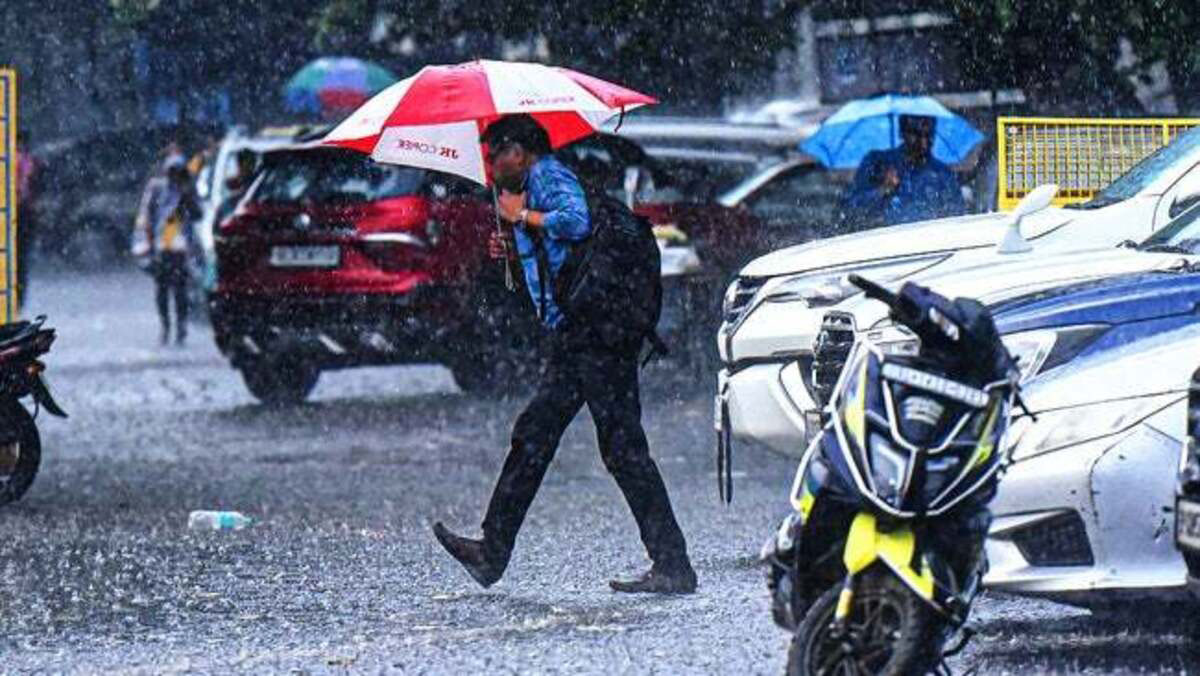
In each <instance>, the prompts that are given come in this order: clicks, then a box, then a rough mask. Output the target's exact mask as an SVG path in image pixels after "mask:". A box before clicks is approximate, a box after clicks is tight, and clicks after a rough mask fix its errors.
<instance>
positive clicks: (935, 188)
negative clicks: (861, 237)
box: [842, 115, 966, 227]
mask: <svg viewBox="0 0 1200 676" xmlns="http://www.w3.org/2000/svg"><path fill="white" fill-rule="evenodd" d="M899 124H900V139H901V141H902V143H901V145H900V147H899V148H892V149H891V150H873V151H871V152H869V153H867V156H866V157H864V158H863V161H862V163H861V164H859V165H858V170H857V171H856V172H855V173H854V180H853V181H852V182H851V183H850V185H849V186H848V187H847V188H846V193H845V195H844V196H843V198H842V212H843V217H844V218H846V219H847V220H848V221H850V224H851V225H856V226H859V227H862V226H864V225H866V226H873V225H880V224H882V225H898V224H900V223H910V222H912V221H923V220H927V219H931V218H945V217H947V216H959V215H962V214H963V213H964V212H965V211H966V206H965V205H964V203H963V197H962V189H961V188H960V187H959V184H958V180H957V179H956V178H955V177H954V172H953V171H951V170H950V168H949V167H947V166H946V165H945V164H943V163H941V162H939V161H938V160H937V159H936V158H934V157H933V142H934V131H935V130H936V128H937V120H936V119H935V118H932V117H925V116H920V115H901V116H900V120H899Z"/></svg>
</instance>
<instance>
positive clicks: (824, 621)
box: [787, 566, 943, 676]
mask: <svg viewBox="0 0 1200 676" xmlns="http://www.w3.org/2000/svg"><path fill="white" fill-rule="evenodd" d="M841 590H842V587H841V585H840V584H838V585H835V586H833V587H831V588H830V589H828V590H826V591H825V593H823V594H822V595H821V597H820V598H818V599H817V601H816V602H815V603H814V604H813V605H812V606H810V607H809V609H808V613H806V614H805V616H804V619H803V621H802V622H801V623H800V626H799V628H797V629H796V633H795V635H794V636H793V637H792V644H791V647H790V648H789V649H788V664H787V674H788V676H828V675H832V674H880V675H886V676H905V675H907V674H925V673H928V672H929V671H931V670H932V669H933V667H934V666H935V665H936V663H937V659H938V657H939V655H940V654H941V641H940V638H941V631H940V629H941V627H942V624H943V623H942V621H941V620H940V619H939V618H938V617H937V615H936V614H935V613H934V612H933V610H931V609H930V608H929V607H928V606H927V605H925V602H924V601H922V600H921V599H919V598H917V597H916V595H914V594H913V593H912V592H911V591H910V590H909V589H908V588H907V587H905V586H904V584H903V583H902V582H900V580H898V579H897V578H896V577H895V576H894V575H892V574H891V572H890V571H888V570H887V569H885V568H883V567H882V566H876V567H874V568H871V569H870V570H868V571H866V572H865V573H864V574H862V575H860V576H859V577H858V580H857V583H856V584H855V593H854V602H853V605H852V606H851V610H850V618H849V620H848V621H847V622H846V625H845V626H844V627H834V625H833V613H834V609H835V607H836V606H837V600H838V595H839V594H840V593H841Z"/></svg>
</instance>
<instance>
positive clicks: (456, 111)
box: [323, 60, 657, 185]
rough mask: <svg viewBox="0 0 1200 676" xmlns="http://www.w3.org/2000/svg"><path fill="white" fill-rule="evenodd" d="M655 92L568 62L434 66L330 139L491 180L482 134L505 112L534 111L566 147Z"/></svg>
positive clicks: (395, 159) (379, 155)
mask: <svg viewBox="0 0 1200 676" xmlns="http://www.w3.org/2000/svg"><path fill="white" fill-rule="evenodd" d="M652 103H657V100H655V99H654V98H653V97H650V96H647V95H645V94H641V93H638V92H635V91H633V90H631V89H626V88H624V87H621V86H618V85H615V84H612V83H610V82H605V81H604V80H600V79H597V78H594V77H591V76H589V75H584V74H582V73H577V72H575V71H572V70H568V69H566V68H555V67H552V66H545V65H542V64H538V63H519V62H509V61H484V60H480V61H469V62H467V63H462V64H458V65H453V66H426V67H425V68H422V69H421V71H420V72H418V73H417V74H416V75H414V76H412V77H410V78H408V79H406V80H402V81H400V82H397V83H396V84H394V85H392V86H391V87H388V88H387V89H385V90H384V91H382V92H380V93H379V94H377V95H376V96H375V97H373V98H372V99H371V100H370V101H367V103H366V104H364V105H363V106H362V107H361V108H359V109H358V110H356V111H354V113H352V114H351V115H350V116H349V117H348V118H346V120H345V121H344V122H342V123H341V124H339V125H338V126H337V127H335V128H334V129H333V130H332V131H330V132H329V134H328V135H326V137H325V139H324V141H323V142H324V143H326V144H329V145H337V146H342V147H346V148H353V149H355V150H358V151H360V152H364V153H368V154H370V155H371V157H372V158H373V159H375V160H376V161H378V162H388V163H392V164H404V165H408V166H414V167H422V168H425V169H433V170H435V171H444V172H448V173H452V174H457V175H459V176H464V177H466V178H469V179H471V180H473V181H476V182H478V183H481V184H484V185H486V184H487V170H486V167H485V166H484V155H483V148H482V147H481V146H480V143H479V135H480V133H481V132H482V131H483V130H484V129H485V128H486V127H487V125H489V124H491V123H492V122H494V121H496V120H497V119H499V118H500V117H501V116H503V115H508V114H515V113H528V114H530V115H532V116H533V117H534V119H536V120H537V121H538V122H539V123H540V124H541V125H542V126H543V127H544V128H545V129H546V131H547V132H548V133H549V135H550V145H551V146H553V147H554V148H559V147H561V146H563V145H566V144H567V143H570V142H571V141H576V140H578V139H581V138H583V137H585V136H587V135H589V134H591V133H593V132H595V131H596V129H597V128H598V127H600V126H601V125H602V124H603V123H604V122H605V121H606V120H608V119H610V118H612V117H613V116H615V115H617V114H620V113H623V112H624V111H626V110H630V109H633V108H636V107H638V106H642V105H646V104H652Z"/></svg>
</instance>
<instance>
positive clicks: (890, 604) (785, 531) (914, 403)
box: [763, 275, 1019, 676]
mask: <svg viewBox="0 0 1200 676" xmlns="http://www.w3.org/2000/svg"><path fill="white" fill-rule="evenodd" d="M850 281H851V282H852V283H853V284H855V285H856V286H858V287H859V288H861V289H862V290H863V291H864V292H865V293H866V295H867V297H869V298H874V299H877V300H880V301H882V302H884V303H886V304H887V305H888V306H889V308H890V314H891V317H892V318H893V319H894V320H896V321H897V322H898V323H900V324H902V325H903V326H905V327H907V328H908V329H909V330H910V331H911V332H912V333H913V334H914V335H915V336H916V338H917V339H918V340H919V348H918V349H917V350H916V351H915V354H913V353H912V352H913V351H912V350H908V351H905V353H904V354H889V353H885V352H884V351H883V349H882V348H880V347H879V346H877V345H874V344H872V343H871V342H869V341H859V342H858V343H857V344H856V345H855V346H854V347H853V348H852V351H851V354H850V357H849V359H848V360H847V361H846V367H845V369H844V370H843V371H842V373H841V375H840V378H839V380H838V383H837V385H836V387H835V389H834V392H833V395H832V397H831V399H830V404H829V408H828V413H829V420H828V421H827V422H826V424H825V426H824V428H823V429H822V432H821V434H820V435H819V436H818V437H817V438H816V439H815V440H814V441H813V442H812V444H811V445H810V446H809V447H808V449H807V450H806V452H805V454H804V457H803V458H802V459H801V461H800V466H799V468H798V469H797V472H796V479H795V482H794V484H793V487H792V494H791V502H792V506H793V508H794V510H795V511H794V512H793V513H792V514H790V515H789V516H788V517H787V518H786V519H785V520H784V522H783V524H782V525H781V526H780V527H779V529H778V532H777V533H776V534H775V535H774V536H773V537H772V538H771V539H770V540H769V541H768V542H767V543H766V545H765V546H764V547H763V558H764V559H765V560H766V561H767V562H768V563H769V572H768V587H769V589H770V592H771V605H772V614H773V616H774V619H775V622H776V623H777V624H779V625H780V626H781V627H783V628H785V629H787V630H789V631H791V632H793V638H792V642H791V647H790V649H789V651H788V666H787V673H788V674H789V675H793V674H794V675H802V674H803V675H810V674H811V675H814V676H816V675H825V674H894V675H900V674H924V673H928V672H930V671H934V670H936V669H939V668H941V667H942V666H943V665H944V663H943V658H944V657H945V656H948V655H950V654H953V652H956V651H957V649H961V645H960V647H959V648H957V649H953V650H949V651H947V650H945V645H946V643H947V642H948V641H949V639H950V638H951V636H952V635H953V634H954V632H955V631H956V630H962V634H963V643H965V640H966V638H968V637H969V630H967V629H966V628H965V627H964V623H965V622H966V619H967V614H968V612H969V610H970V605H971V602H972V600H973V599H974V597H975V595H976V593H977V592H978V590H979V586H980V581H981V579H982V577H983V573H984V569H985V567H986V562H985V559H984V555H983V543H984V538H985V537H986V535H987V530H988V525H989V522H990V519H991V516H990V513H989V512H988V510H987V504H988V502H989V501H990V500H991V499H992V497H993V496H994V495H995V492H996V485H997V483H998V481H999V473H1000V470H1001V467H1002V466H1003V464H1004V457H1003V456H1004V451H1003V448H1004V447H1003V445H1002V440H1003V437H1004V433H1005V430H1006V429H1007V426H1008V422H1009V414H1010V411H1011V408H1012V405H1013V402H1014V401H1017V400H1018V396H1019V395H1018V390H1017V375H1018V372H1017V369H1016V367H1015V364H1014V362H1013V359H1012V357H1011V356H1010V355H1009V354H1008V351H1007V350H1006V349H1005V347H1004V345H1003V344H1002V343H1001V342H1000V336H999V334H998V333H997V331H996V328H995V325H994V324H993V323H992V319H991V316H990V315H989V314H988V312H987V310H986V309H985V308H984V307H983V306H982V305H981V304H979V303H978V302H976V301H974V300H969V299H961V298H960V299H956V300H953V301H951V300H948V299H946V298H944V297H942V296H940V295H938V294H936V293H933V292H931V291H929V290H928V289H925V288H924V287H920V286H917V285H915V284H912V283H906V284H905V285H904V287H903V288H902V289H901V290H900V293H899V294H895V293H892V292H890V291H888V290H887V289H885V288H883V287H881V286H879V285H876V284H874V283H872V282H870V281H868V280H865V279H863V278H861V277H858V276H856V275H851V276H850Z"/></svg>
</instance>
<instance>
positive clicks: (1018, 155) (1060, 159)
mask: <svg viewBox="0 0 1200 676" xmlns="http://www.w3.org/2000/svg"><path fill="white" fill-rule="evenodd" d="M1197 125H1200V118H1139V119H1113V118H1110V119H1103V118H1066V117H1000V118H997V120H996V143H997V148H996V161H997V163H998V166H999V172H998V176H999V185H998V191H997V195H998V199H997V204H998V207H999V208H1000V210H1001V211H1005V210H1008V209H1012V208H1013V207H1015V206H1016V205H1017V202H1020V201H1021V198H1022V197H1024V196H1025V195H1026V194H1028V193H1029V191H1031V190H1033V189H1034V188H1036V187H1038V186H1039V185H1042V184H1045V183H1057V184H1058V196H1057V197H1055V199H1054V204H1056V205H1059V206H1061V205H1064V204H1072V203H1076V202H1085V201H1087V200H1089V199H1091V198H1092V197H1093V196H1094V195H1095V194H1096V193H1097V192H1099V191H1100V190H1102V189H1103V188H1104V187H1105V186H1107V185H1108V184H1109V183H1112V182H1113V180H1115V179H1116V178H1117V177H1118V176H1120V175H1121V174H1124V173H1125V172H1126V171H1128V170H1129V169H1130V168H1131V167H1133V165H1135V164H1137V163H1138V162H1140V161H1141V160H1142V158H1144V157H1146V156H1147V155H1150V154H1151V153H1153V152H1154V151H1156V150H1158V149H1159V148H1161V147H1163V146H1165V145H1166V144H1168V143H1170V142H1171V141H1173V140H1174V139H1175V137H1176V136H1178V135H1179V134H1180V133H1181V132H1183V131H1186V130H1188V129H1190V128H1191V127H1194V126H1197Z"/></svg>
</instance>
